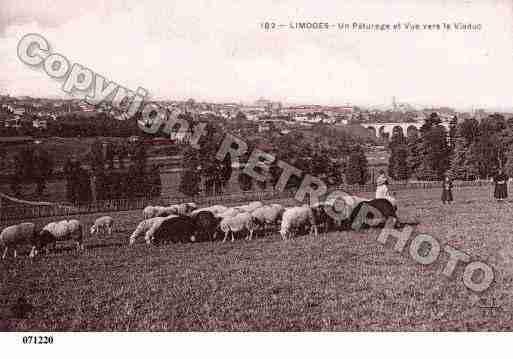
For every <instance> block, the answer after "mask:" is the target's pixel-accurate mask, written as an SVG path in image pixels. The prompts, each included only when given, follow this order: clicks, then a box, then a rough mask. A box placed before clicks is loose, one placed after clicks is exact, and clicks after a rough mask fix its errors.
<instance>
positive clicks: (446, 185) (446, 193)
mask: <svg viewBox="0 0 513 359" xmlns="http://www.w3.org/2000/svg"><path fill="white" fill-rule="evenodd" d="M442 185H443V189H442V203H443V204H446V203H447V204H451V203H452V201H453V197H452V181H451V179H450V178H449V176H447V175H446V176H445V177H444V181H443V183H442Z"/></svg>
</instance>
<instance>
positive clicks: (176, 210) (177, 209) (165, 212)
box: [157, 202, 197, 217]
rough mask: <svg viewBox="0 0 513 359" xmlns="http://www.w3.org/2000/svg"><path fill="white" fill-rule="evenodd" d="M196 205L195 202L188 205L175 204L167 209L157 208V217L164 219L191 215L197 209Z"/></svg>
mask: <svg viewBox="0 0 513 359" xmlns="http://www.w3.org/2000/svg"><path fill="white" fill-rule="evenodd" d="M196 207H197V206H196V204H195V203H193V202H188V203H181V204H174V205H171V206H167V207H158V208H157V216H159V217H163V216H170V215H177V216H186V215H188V214H190V213H191V211H193V210H195V209H196Z"/></svg>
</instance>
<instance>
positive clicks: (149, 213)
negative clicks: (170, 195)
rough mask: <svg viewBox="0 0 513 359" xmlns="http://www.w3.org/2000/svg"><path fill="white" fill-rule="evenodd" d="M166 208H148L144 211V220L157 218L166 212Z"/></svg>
mask: <svg viewBox="0 0 513 359" xmlns="http://www.w3.org/2000/svg"><path fill="white" fill-rule="evenodd" d="M165 208H166V207H162V206H146V207H145V208H144V209H143V218H144V219H150V218H154V217H157V216H158V215H159V213H161V212H162V211H164V210H165Z"/></svg>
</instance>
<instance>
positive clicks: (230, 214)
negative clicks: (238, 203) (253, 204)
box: [216, 207, 246, 218]
mask: <svg viewBox="0 0 513 359" xmlns="http://www.w3.org/2000/svg"><path fill="white" fill-rule="evenodd" d="M241 213H246V212H243V211H241V210H240V209H238V208H236V207H233V208H228V209H227V210H226V211H224V212H222V213H219V214H217V215H216V217H218V218H230V217H235V216H236V215H238V214H241Z"/></svg>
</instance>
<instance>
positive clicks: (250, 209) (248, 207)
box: [233, 201, 264, 213]
mask: <svg viewBox="0 0 513 359" xmlns="http://www.w3.org/2000/svg"><path fill="white" fill-rule="evenodd" d="M263 206H264V204H263V203H262V202H260V201H255V202H250V203H248V204H246V205H243V206H237V207H233V208H235V209H238V210H240V211H241V212H248V213H249V212H253V211H254V210H255V209H257V208H260V207H263Z"/></svg>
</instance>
